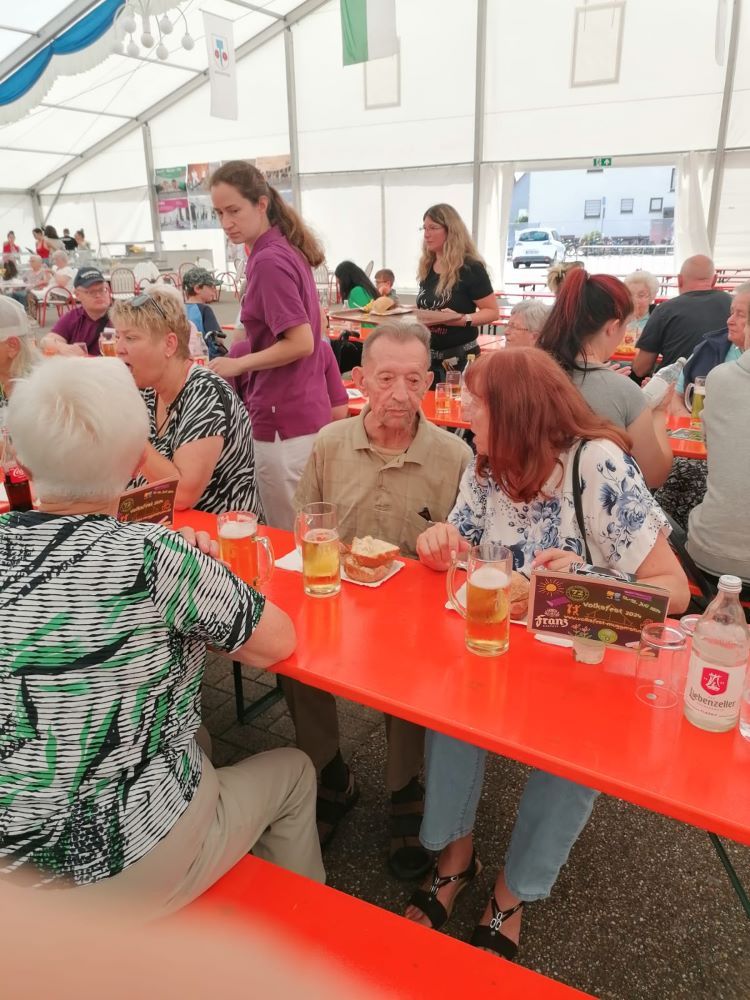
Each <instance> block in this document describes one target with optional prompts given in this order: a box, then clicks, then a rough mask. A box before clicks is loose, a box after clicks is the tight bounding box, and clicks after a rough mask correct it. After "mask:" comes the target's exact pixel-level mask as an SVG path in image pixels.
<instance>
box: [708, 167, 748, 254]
mask: <svg viewBox="0 0 750 1000" xmlns="http://www.w3.org/2000/svg"><path fill="white" fill-rule="evenodd" d="M748 219H750V151H748V150H742V151H738V152H731V153H727V158H726V161H725V164H724V184H723V197H722V199H721V206H720V208H719V226H718V230H717V235H716V247H715V250H714V257H715V259H716V260H717V261H718V262H719V263H720V264H722V265H725V266H729V267H731V266H733V265H734V266H744V267H747V266H748V262H750V233H749V232H748V228H749V227H748Z"/></svg>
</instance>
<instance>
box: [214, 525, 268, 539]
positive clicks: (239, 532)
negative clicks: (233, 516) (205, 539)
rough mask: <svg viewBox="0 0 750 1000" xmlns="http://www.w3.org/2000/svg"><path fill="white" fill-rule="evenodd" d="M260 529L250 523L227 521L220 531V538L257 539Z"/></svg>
mask: <svg viewBox="0 0 750 1000" xmlns="http://www.w3.org/2000/svg"><path fill="white" fill-rule="evenodd" d="M257 532H258V528H257V526H256V525H255V524H252V522H250V521H225V522H224V524H222V526H221V528H220V529H219V538H226V539H234V538H255V536H256V534H257Z"/></svg>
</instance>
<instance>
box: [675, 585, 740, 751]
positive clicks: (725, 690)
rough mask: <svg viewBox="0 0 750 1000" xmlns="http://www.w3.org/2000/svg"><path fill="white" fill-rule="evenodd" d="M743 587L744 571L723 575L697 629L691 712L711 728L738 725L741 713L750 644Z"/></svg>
mask: <svg viewBox="0 0 750 1000" xmlns="http://www.w3.org/2000/svg"><path fill="white" fill-rule="evenodd" d="M741 590H742V581H741V580H740V578H739V577H738V576H722V577H720V578H719V593H718V595H717V596H716V597H715V598H714V599H713V601H711V603H710V604H709V606H708V608H707V609H706V612H705V614H703V615H702V616H701V618H700V620H699V621H698V623H697V625H696V626H695V632H694V633H693V648H692V652H691V655H690V666H689V667H688V676H687V682H686V684H685V705H684V711H685V718H686V719H687V720H688V722H692V724H693V725H694V726H698V728H699V729H705V730H707V731H708V732H710V733H725V732H727V731H728V730H730V729H733V728H734V726H736V725H737V720H738V719H739V716H740V703H741V701H742V693H743V686H744V681H745V673H746V670H747V659H748V648H749V645H750V642H749V637H748V629H747V624H746V622H745V615H744V613H743V610H742V606H741V604H740V600H739V596H738V595H739V593H740V591H741ZM748 728H749V729H750V717H749V719H748Z"/></svg>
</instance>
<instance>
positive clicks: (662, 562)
mask: <svg viewBox="0 0 750 1000" xmlns="http://www.w3.org/2000/svg"><path fill="white" fill-rule="evenodd" d="M569 278H570V275H568V278H566V281H567V280H569ZM614 377H615V378H617V376H614ZM466 383H467V387H468V390H469V392H470V394H471V426H472V430H473V431H474V434H475V443H476V448H477V456H476V459H475V461H474V463H472V464H471V465H469V467H468V468H467V469H466V472H465V473H464V476H463V479H462V482H461V487H460V490H459V494H458V498H457V500H456V504H455V506H454V508H453V511H452V512H451V514H450V515H449V517H448V523H447V524H435V525H433V526H432V527H430V528H428V529H427V531H425V532H423V534H422V535H420V537H419V539H418V541H417V553H418V555H419V558H420V559H421V561H422V562H423V563H425V565H427V566H429V567H430V568H432V569H435V570H446V569H447V568H448V566H449V564H450V558H451V553H452V552H461V551H465V550H466V549H467V548H468V547H469V546H470V545H476V544H478V543H479V542H480V541H488V542H498V543H500V544H502V545H505V546H506V547H507V548H509V549H510V550H511V551H512V553H513V564H514V569H516V570H517V571H519V572H521V573H523V574H524V575H526V576H528V575H529V574H530V573H531V571H532V570H533V569H535V568H537V567H547V568H549V569H553V570H568V569H570V568H571V567H572V566H573V565H575V564H576V563H584V562H586V561H590V562H591V563H593V564H595V565H597V566H608V567H611V568H613V569H618V570H621V571H624V572H626V573H630V574H633V575H634V576H635V577H637V579H638V580H640V581H642V582H644V583H646V582H648V583H650V584H654V585H656V586H659V587H664V588H665V589H666V590H668V591H669V592H670V595H671V598H670V610H671V611H673V612H679V611H681V610H683V609H684V608H685V607H687V604H688V601H689V599H690V594H689V590H688V584H687V579H686V578H685V574H684V573H683V571H682V568H681V567H680V565H679V563H678V561H677V559H676V557H675V556H674V555H673V553H672V551H671V549H670V547H669V543H668V542H667V534H668V531H669V528H668V525H667V521H666V518H665V517H664V514H663V513H662V512H661V510H660V509H659V507H658V505H657V504H656V502H655V501H654V499H653V497H652V496H651V494H650V493H649V491H648V489H647V487H646V484H645V483H644V481H643V477H642V476H641V473H640V471H639V469H638V466H637V465H636V464H635V462H634V461H633V459H632V458H631V456H630V454H629V451H630V440H629V438H628V435H627V434H626V433H625V432H624V431H622V430H620V429H618V428H617V427H616V426H615V425H614V424H613V423H610V422H609V421H607V420H604V419H603V418H601V417H598V416H596V415H595V414H594V413H593V412H592V411H591V409H590V408H589V406H588V405H587V404H586V402H585V401H584V399H583V398H582V397H581V394H580V393H579V392H578V391H577V389H576V388H575V387H574V386H573V384H572V382H571V381H570V379H569V378H568V377H567V375H566V374H565V372H564V371H563V370H562V368H561V367H560V366H559V365H558V364H557V363H556V362H555V361H553V359H552V358H550V357H549V355H547V354H545V353H544V352H543V351H537V350H528V349H525V348H506V349H505V350H504V351H498V352H493V353H492V354H489V355H486V356H482V357H481V358H480V359H479V360H478V361H477V362H476V363H475V364H473V365H472V366H471V368H470V369H469V372H468V374H467V376H466ZM576 454H577V455H578V459H579V469H578V478H579V484H578V490H577V492H578V491H580V498H581V503H582V514H583V516H582V522H583V530H582V527H581V525H579V523H578V518H577V516H576V511H575V502H574V489H573V475H574V472H573V470H574V463H575V458H576ZM584 553H589V554H590V559H589V560H586V559H584ZM485 757H486V753H485V751H484V750H480V749H479V748H478V747H475V746H472V745H470V744H468V743H464V742H461V741H460V740H456V739H453V738H452V737H449V736H445V735H443V734H441V733H437V732H428V733H427V743H426V789H425V809H424V819H423V821H422V829H421V832H420V839H421V841H422V844H423V845H424V846H425V847H426V848H427V849H428V850H432V851H436V852H439V854H438V858H437V862H436V864H435V868H434V871H433V874H432V876H431V878H430V881H429V883H427V884H426V885H425V886H424V887H423V888H422V889H418V890H417V891H416V892H415V893H414V894H413V896H412V898H411V901H410V906H409V908H408V910H407V913H406V915H407V916H408V917H410V918H411V919H412V920H416V921H418V922H420V923H423V924H425V925H427V926H432V927H435V928H437V927H440V926H442V925H443V924H444V923H445V921H446V920H447V919H448V917H449V915H450V912H451V910H452V908H453V903H454V900H455V897H456V895H457V893H458V892H459V891H460V890H461V889H462V888H463V887H464V886H465V885H466V884H467V883H468V882H469V881H470V880H471V879H472V878H473V877H474V875H475V874H476V873H477V871H478V870H479V868H480V866H479V863H478V862H477V859H476V855H475V853H474V844H473V835H472V831H473V827H474V818H475V815H476V808H477V803H478V801H479V796H480V794H481V791H482V781H483V777H484V762H485ZM596 795H597V792H595V791H594V790H593V789H591V788H585V787H583V786H582V785H577V784H575V783H573V782H571V781H567V780H565V779H563V778H558V777H556V776H555V775H552V774H547V773H546V772H544V771H533V772H532V774H531V776H530V777H529V779H528V781H527V783H526V788H525V789H524V792H523V795H522V797H521V802H520V805H519V809H518V816H517V819H516V824H515V827H514V829H513V834H512V836H511V839H510V845H509V847H508V852H507V855H506V859H505V867H504V869H503V871H501V873H500V874H499V875H498V878H497V881H496V883H495V889H494V892H493V894H492V896H491V898H490V902H489V903H488V905H487V907H486V909H485V911H484V914H483V916H482V918H481V920H480V922H479V926H478V927H477V928H476V929H475V931H474V933H473V935H472V938H471V943H472V944H475V945H476V946H478V947H480V948H485V949H487V950H489V951H491V952H493V953H495V954H497V955H501V956H502V957H504V958H513V957H514V955H515V953H516V950H517V947H518V937H519V934H520V927H521V916H522V908H523V906H524V904H525V903H528V902H532V901H534V900H537V899H543V898H545V897H546V896H548V895H549V894H550V892H551V890H552V887H553V886H554V884H555V880H556V879H557V876H558V873H559V871H560V868H561V867H562V865H563V864H564V863H565V861H566V860H567V857H568V853H569V852H570V849H571V847H572V846H573V844H574V843H575V841H576V839H577V838H578V835H579V834H580V832H581V830H582V829H583V827H584V826H585V824H586V821H587V820H588V818H589V816H590V814H591V810H592V808H593V804H594V799H595V798H596Z"/></svg>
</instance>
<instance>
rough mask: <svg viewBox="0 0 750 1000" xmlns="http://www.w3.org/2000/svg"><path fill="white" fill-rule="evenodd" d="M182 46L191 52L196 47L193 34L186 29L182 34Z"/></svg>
mask: <svg viewBox="0 0 750 1000" xmlns="http://www.w3.org/2000/svg"><path fill="white" fill-rule="evenodd" d="M182 47H183V49H185V51H186V52H189V51H190V50H191V49H193V48H195V42H194V41H193V39H192V36H191V35H190V32H188V31H186V32H185V34H184V35H183V36H182Z"/></svg>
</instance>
